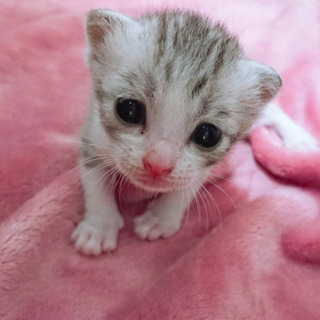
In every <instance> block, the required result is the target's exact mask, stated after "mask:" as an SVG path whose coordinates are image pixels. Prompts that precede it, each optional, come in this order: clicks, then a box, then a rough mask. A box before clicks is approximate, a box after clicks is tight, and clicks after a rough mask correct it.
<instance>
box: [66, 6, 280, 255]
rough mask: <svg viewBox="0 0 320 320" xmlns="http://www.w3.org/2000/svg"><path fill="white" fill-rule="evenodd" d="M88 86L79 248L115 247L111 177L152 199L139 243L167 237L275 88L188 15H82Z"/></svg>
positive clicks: (267, 74)
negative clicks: (141, 240) (142, 240)
mask: <svg viewBox="0 0 320 320" xmlns="http://www.w3.org/2000/svg"><path fill="white" fill-rule="evenodd" d="M86 28H87V36H88V42H89V51H88V63H89V67H90V71H91V75H92V82H93V90H92V96H91V102H90V114H89V116H88V118H87V120H86V123H85V125H84V128H83V133H82V146H81V149H82V156H81V175H82V183H83V187H84V191H85V203H86V212H85V216H84V219H83V220H82V221H81V222H80V223H79V225H78V226H77V228H76V230H75V231H74V233H73V235H72V239H73V241H74V242H75V246H76V248H77V249H78V250H80V251H81V252H83V253H85V254H93V255H99V254H101V253H102V252H104V251H107V250H113V249H115V248H116V243H117V235H118V232H119V230H120V229H121V228H122V227H123V225H124V222H123V219H122V217H121V215H120V213H119V210H118V207H117V204H116V200H115V195H114V191H115V187H116V183H117V181H118V180H119V176H120V177H123V178H125V179H127V180H128V181H129V182H130V183H132V184H133V185H134V186H136V187H137V188H139V189H142V190H144V191H145V192H147V193H149V194H150V193H151V194H153V193H154V194H158V195H159V196H158V197H157V198H155V199H154V200H153V201H151V202H150V204H149V205H148V208H147V210H146V212H145V213H144V214H142V215H141V216H139V217H137V218H136V219H135V232H136V234H137V235H138V236H139V237H140V238H141V239H149V240H154V239H157V238H159V237H169V236H171V235H173V234H174V233H175V232H177V231H178V230H179V227H180V223H181V219H182V217H183V213H184V211H185V210H186V209H187V207H188V206H189V204H190V202H191V200H192V198H193V197H194V196H195V195H196V194H197V192H198V190H199V188H200V187H201V185H202V183H203V182H204V181H205V180H207V179H208V177H209V175H210V170H211V169H212V166H215V165H217V164H218V163H219V162H220V161H221V159H223V157H224V156H225V155H226V153H227V152H228V150H229V149H230V148H231V147H232V146H233V144H234V143H235V142H236V141H238V140H239V139H240V138H242V137H244V136H245V134H246V133H247V132H248V130H249V129H250V127H251V126H252V124H253V123H254V121H255V120H256V119H257V117H258V116H259V114H260V112H261V111H262V108H263V107H264V106H265V105H266V103H267V102H268V101H269V100H271V99H272V98H273V97H274V96H275V95H276V94H277V92H278V90H279V88H280V87H281V79H280V77H279V75H278V74H277V73H276V72H275V71H274V70H272V69H270V68H268V67H266V66H264V65H261V64H259V63H256V62H253V61H251V60H249V59H247V58H246V57H245V56H244V54H243V52H242V50H241V48H240V46H239V43H238V41H237V39H236V38H235V37H234V36H232V35H230V34H229V33H228V32H227V31H226V30H225V29H224V27H223V26H221V25H220V24H213V25H212V24H211V23H210V21H209V20H208V19H206V18H203V17H201V16H199V15H198V14H196V13H191V12H180V11H171V12H167V11H164V12H159V13H154V14H150V15H146V16H143V17H141V18H139V19H131V18H129V17H126V16H124V15H121V14H118V13H115V12H111V11H108V10H92V11H90V12H89V13H88V15H87V25H86Z"/></svg>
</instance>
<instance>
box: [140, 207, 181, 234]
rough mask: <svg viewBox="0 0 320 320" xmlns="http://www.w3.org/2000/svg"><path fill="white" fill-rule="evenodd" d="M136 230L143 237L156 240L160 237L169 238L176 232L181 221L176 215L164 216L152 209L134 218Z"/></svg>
mask: <svg viewBox="0 0 320 320" xmlns="http://www.w3.org/2000/svg"><path fill="white" fill-rule="evenodd" d="M134 224H135V228H134V231H135V233H136V234H137V236H138V237H139V238H140V239H142V240H145V239H148V240H156V239H158V238H160V237H163V238H167V237H170V236H172V235H173V234H174V233H176V232H177V231H178V230H179V228H180V221H178V222H177V221H176V219H174V217H168V216H163V215H159V214H156V213H154V212H153V211H151V210H148V211H146V212H145V213H144V214H142V215H141V216H139V217H137V218H135V219H134Z"/></svg>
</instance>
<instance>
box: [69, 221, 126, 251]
mask: <svg viewBox="0 0 320 320" xmlns="http://www.w3.org/2000/svg"><path fill="white" fill-rule="evenodd" d="M119 218H120V219H121V220H119V221H118V222H117V223H109V224H108V225H100V224H98V223H94V222H92V221H89V220H82V221H81V222H80V223H79V224H78V226H77V227H76V229H75V230H74V231H73V233H72V235H71V240H72V241H74V243H75V247H76V249H77V250H78V251H80V252H82V253H84V254H87V255H95V256H98V255H99V254H101V253H103V252H106V251H110V250H114V249H115V248H116V246H117V238H118V232H119V229H121V228H122V227H123V225H124V223H123V219H122V217H119Z"/></svg>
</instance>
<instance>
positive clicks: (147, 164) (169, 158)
mask: <svg viewBox="0 0 320 320" xmlns="http://www.w3.org/2000/svg"><path fill="white" fill-rule="evenodd" d="M142 161H143V164H144V168H145V170H146V171H148V172H150V173H152V174H153V175H154V176H159V175H163V174H168V173H170V172H171V171H172V170H173V168H174V163H175V155H174V150H173V148H172V146H171V145H170V144H169V143H168V142H166V141H161V142H160V143H158V144H157V145H156V146H155V148H154V149H153V150H151V151H149V152H148V153H147V154H146V155H145V157H144V158H143V159H142Z"/></svg>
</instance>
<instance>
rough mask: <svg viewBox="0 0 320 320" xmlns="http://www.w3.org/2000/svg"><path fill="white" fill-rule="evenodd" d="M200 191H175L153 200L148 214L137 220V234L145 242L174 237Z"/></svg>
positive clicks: (147, 211) (135, 222) (135, 229)
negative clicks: (193, 199)
mask: <svg viewBox="0 0 320 320" xmlns="http://www.w3.org/2000/svg"><path fill="white" fill-rule="evenodd" d="M198 190H199V188H198V189H197V190H194V188H193V190H192V192H191V190H188V191H187V190H184V191H175V192H172V193H166V194H163V195H162V196H160V197H159V198H158V199H156V200H153V201H152V202H151V203H150V204H149V205H148V208H147V210H146V212H145V213H143V214H142V215H140V216H138V217H137V218H135V220H134V224H135V228H134V231H135V233H136V234H137V235H138V237H139V238H140V239H143V240H145V239H148V240H155V239H158V238H160V237H164V238H167V237H170V236H172V235H173V234H174V233H176V232H177V231H178V230H179V229H180V225H181V220H182V217H183V214H184V212H185V211H186V209H187V208H188V207H189V205H190V202H191V200H192V198H193V197H194V195H195V193H197V192H198Z"/></svg>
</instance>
